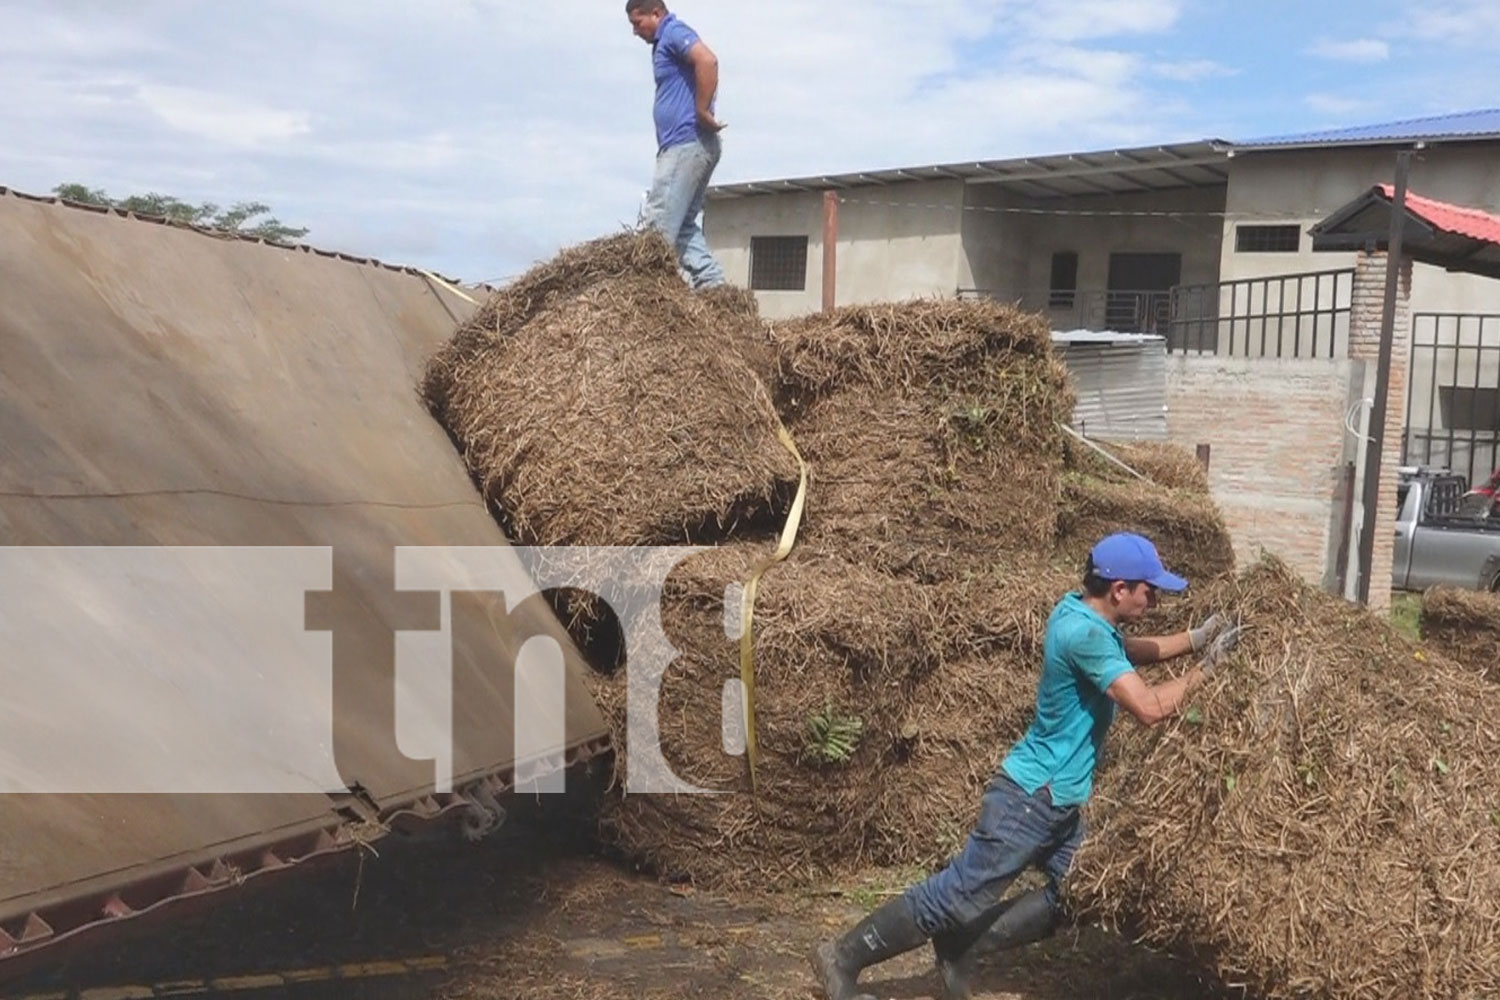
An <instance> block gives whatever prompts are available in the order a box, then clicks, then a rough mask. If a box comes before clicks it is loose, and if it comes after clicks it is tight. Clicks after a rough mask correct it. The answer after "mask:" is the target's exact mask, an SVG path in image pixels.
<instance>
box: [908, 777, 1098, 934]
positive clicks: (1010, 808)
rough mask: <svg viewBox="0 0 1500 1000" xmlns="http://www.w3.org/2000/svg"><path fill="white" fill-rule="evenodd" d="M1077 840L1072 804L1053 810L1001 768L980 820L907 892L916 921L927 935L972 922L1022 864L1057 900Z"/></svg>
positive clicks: (1078, 825) (1044, 796)
mask: <svg viewBox="0 0 1500 1000" xmlns="http://www.w3.org/2000/svg"><path fill="white" fill-rule="evenodd" d="M1082 841H1083V816H1082V813H1081V811H1080V809H1079V807H1077V806H1068V807H1065V808H1057V807H1055V806H1053V805H1052V797H1051V794H1050V793H1049V791H1048V789H1046V788H1042V789H1040V790H1038V791H1037V793H1036V794H1035V795H1027V794H1026V792H1025V791H1024V790H1022V788H1021V786H1020V785H1017V784H1016V783H1015V782H1014V781H1012V780H1011V779H1010V777H1009V776H1007V775H1006V774H1005V773H1004V772H1003V771H1002V772H1000V773H999V774H997V775H996V776H995V777H994V778H993V779H991V781H990V783H989V787H987V788H986V789H985V791H984V799H983V800H982V802H981V803H980V809H979V822H978V824H977V825H976V826H975V827H974V831H973V832H972V833H971V834H969V839H968V842H967V843H965V844H964V847H963V850H962V851H960V852H959V854H958V856H957V857H955V858H954V859H953V860H952V861H950V862H949V863H948V867H946V868H944V869H943V870H942V871H940V872H938V873H937V874H936V875H933V876H932V877H931V878H929V879H927V881H925V882H922V883H920V884H918V885H915V886H913V887H912V888H911V889H909V890H907V893H906V901H907V904H908V905H909V906H910V907H911V912H912V917H913V919H915V920H916V923H917V926H918V927H920V928H921V929H922V931H923V933H925V934H927V935H928V936H929V937H934V936H936V935H938V934H942V933H944V932H948V931H954V930H958V929H960V928H962V927H965V926H968V925H971V924H973V923H974V922H975V921H977V920H979V919H980V918H981V917H983V916H984V915H985V914H986V913H990V912H992V911H993V909H994V907H995V906H997V905H998V904H999V903H1000V902H1001V900H1002V899H1003V898H1004V897H1005V890H1006V889H1008V888H1009V887H1010V884H1011V882H1013V881H1015V878H1016V876H1017V875H1020V874H1021V873H1022V872H1023V871H1025V870H1026V869H1028V868H1033V867H1034V868H1039V869H1041V870H1042V871H1043V872H1045V873H1046V875H1047V883H1048V885H1047V897H1048V899H1049V900H1050V901H1051V902H1052V905H1053V906H1056V905H1057V904H1058V900H1059V895H1060V887H1061V883H1062V880H1063V878H1064V877H1065V876H1066V875H1067V874H1068V867H1069V865H1071V864H1072V863H1073V854H1074V852H1075V851H1076V850H1077V849H1078V845H1079V844H1080V843H1081V842H1082Z"/></svg>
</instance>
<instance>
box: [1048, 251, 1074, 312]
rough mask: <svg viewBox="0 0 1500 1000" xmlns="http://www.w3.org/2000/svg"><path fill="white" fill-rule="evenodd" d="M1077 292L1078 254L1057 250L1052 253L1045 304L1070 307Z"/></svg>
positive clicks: (1060, 307)
mask: <svg viewBox="0 0 1500 1000" xmlns="http://www.w3.org/2000/svg"><path fill="white" fill-rule="evenodd" d="M1077 293H1078V254H1076V253H1074V252H1073V251H1072V250H1059V251H1058V252H1057V253H1055V254H1053V255H1052V280H1051V281H1050V282H1049V283H1048V285H1047V305H1049V306H1051V307H1052V308H1054V309H1071V308H1072V307H1073V301H1074V299H1075V298H1076V297H1077Z"/></svg>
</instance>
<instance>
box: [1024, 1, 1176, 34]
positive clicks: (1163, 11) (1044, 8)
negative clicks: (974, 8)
mask: <svg viewBox="0 0 1500 1000" xmlns="http://www.w3.org/2000/svg"><path fill="white" fill-rule="evenodd" d="M1023 10H1024V13H1022V15H1021V16H1020V18H1019V21H1020V23H1021V24H1022V25H1023V26H1024V27H1025V28H1026V29H1027V31H1028V32H1029V33H1031V34H1034V35H1036V36H1038V37H1041V38H1055V39H1061V40H1064V41H1081V40H1084V39H1092V38H1114V37H1118V36H1122V35H1149V34H1155V33H1156V32H1160V31H1165V30H1166V29H1168V28H1170V27H1172V26H1173V25H1174V24H1175V23H1177V19H1178V17H1180V16H1181V14H1182V2H1181V0H1071V2H1070V0H1038V2H1033V3H1028V4H1026V5H1025V7H1024V8H1023Z"/></svg>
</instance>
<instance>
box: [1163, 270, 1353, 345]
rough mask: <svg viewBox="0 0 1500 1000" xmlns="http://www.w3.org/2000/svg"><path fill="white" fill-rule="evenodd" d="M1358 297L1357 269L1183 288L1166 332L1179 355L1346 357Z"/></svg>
mask: <svg viewBox="0 0 1500 1000" xmlns="http://www.w3.org/2000/svg"><path fill="white" fill-rule="evenodd" d="M1353 299H1354V269H1353V268H1341V269H1338V270H1332V271H1308V272H1304V273H1301V274H1277V275H1271V276H1268V277H1263V278H1238V279H1234V280H1231V281H1217V282H1213V283H1211V284H1206V285H1178V286H1177V287H1175V288H1173V289H1172V292H1171V301H1170V304H1169V312H1168V322H1167V326H1166V329H1165V330H1164V331H1162V332H1164V333H1166V335H1167V350H1169V351H1172V352H1173V353H1178V354H1218V355H1227V356H1230V357H1242V358H1245V357H1248V358H1337V357H1343V355H1344V353H1345V352H1346V351H1347V350H1348V344H1349V316H1350V313H1351V311H1352V310H1351V306H1352V304H1353Z"/></svg>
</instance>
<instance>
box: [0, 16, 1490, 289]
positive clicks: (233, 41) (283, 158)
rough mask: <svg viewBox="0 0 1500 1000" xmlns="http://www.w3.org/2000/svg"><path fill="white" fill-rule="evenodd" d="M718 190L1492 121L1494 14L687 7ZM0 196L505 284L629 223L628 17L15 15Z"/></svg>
mask: <svg viewBox="0 0 1500 1000" xmlns="http://www.w3.org/2000/svg"><path fill="white" fill-rule="evenodd" d="M672 6H673V9H674V10H675V11H676V13H677V14H678V16H679V17H681V18H682V19H683V20H685V21H686V22H687V23H689V24H690V25H692V26H693V27H694V28H695V29H696V30H697V31H698V32H699V33H700V34H701V35H702V37H703V39H704V41H705V42H707V43H708V44H709V46H710V47H711V48H713V49H714V51H715V52H716V53H717V54H718V56H719V60H720V67H721V76H722V79H721V84H720V96H719V102H718V112H719V118H720V119H721V120H723V121H725V122H726V123H727V124H728V128H727V130H726V131H725V132H724V159H723V161H722V162H721V164H720V166H719V169H718V172H717V174H716V175H715V178H714V180H715V182H716V183H731V182H735V181H748V180H760V179H767V178H776V177H787V176H803V175H810V174H823V173H844V172H851V171H859V170H870V169H879V168H883V167H900V166H910V165H918V164H929V163H942V162H957V161H963V160H987V159H1001V158H1005V157H1009V156H1019V155H1040V154H1045V153H1058V152H1079V151H1084V150H1091V149H1109V148H1114V147H1118V146H1130V145H1148V144H1155V143H1162V142H1177V141H1190V140H1197V139H1204V138H1224V139H1230V140H1235V139H1241V140H1243V139H1251V138H1256V137H1259V136H1267V135H1279V134H1285V133H1293V132H1302V131H1310V130H1314V129H1319V128H1328V127H1336V126H1341V125H1358V124H1370V123H1375V122H1384V121H1392V120H1398V119H1403V118H1410V117H1418V116H1423V115H1430V114H1443V113H1447V112H1453V111H1463V110H1472V109H1475V108H1483V107H1493V106H1495V105H1497V104H1500V59H1497V58H1496V55H1497V49H1500V42H1497V41H1496V39H1500V0H1359V2H1353V0H1319V2H1310V0H1256V2H1250V0H795V2H794V0H754V2H747V0H681V2H680V3H674V4H673V5H672ZM0 18H3V23H4V24H5V31H4V32H3V33H0V93H3V94H4V95H5V100H4V101H3V102H0V137H3V141H0V186H5V187H11V188H14V189H17V190H21V191H25V192H29V193H46V192H50V191H51V190H52V188H54V187H55V186H57V185H58V184H62V183H69V182H76V183H82V184H86V185H88V186H89V187H94V188H103V189H104V190H106V191H107V192H108V193H109V194H111V195H114V196H116V197H123V196H126V195H129V194H137V193H144V192H147V191H155V192H160V193H164V194H170V195H174V196H176V197H179V198H183V199H185V200H188V201H193V202H201V201H212V202H216V203H219V204H228V203H232V202H235V201H248V200H256V201H262V202H266V203H268V204H270V205H271V206H272V208H273V209H274V210H275V212H276V214H277V215H278V216H279V217H280V218H281V220H282V221H283V222H286V223H288V224H291V225H297V226H305V227H307V228H308V229H310V232H309V234H308V236H307V237H306V241H307V242H309V243H311V244H313V245H314V246H318V247H321V248H325V249H334V250H342V251H346V252H350V253H355V254H359V255H362V256H374V257H378V258H380V259H381V260H384V261H387V262H389V263H394V264H411V265H415V266H419V267H424V268H430V269H433V270H436V271H438V272H440V273H442V274H445V275H449V276H451V277H455V278H458V279H460V280H463V281H503V280H505V279H507V278H510V277H513V276H515V275H517V274H519V273H521V272H522V271H524V270H525V269H526V268H527V267H528V266H530V265H531V264H533V263H535V262H537V261H539V260H544V259H546V258H547V257H550V256H551V255H552V254H553V253H555V252H556V251H557V250H558V249H560V248H561V247H563V246H565V245H569V244H572V243H576V242H579V241H581V240H585V239H590V238H593V237H595V236H599V235H603V234H606V233H609V232H614V231H618V230H619V229H620V228H621V227H624V226H629V225H631V224H633V223H634V222H635V221H636V219H637V215H638V212H639V209H640V205H641V201H642V197H643V195H644V192H645V188H646V187H647V185H648V184H649V183H650V174H651V166H652V160H653V157H654V156H655V152H656V149H655V138H654V133H653V130H652V123H651V100H652V80H651V65H650V50H649V49H648V47H647V46H646V45H645V44H644V43H643V42H641V41H640V40H639V39H637V38H635V37H634V36H633V35H632V34H631V33H630V27H629V24H628V22H627V21H626V19H625V14H624V2H623V0H554V2H550V3H549V2H546V0H543V2H538V3H524V2H518V0H421V2H418V0H0Z"/></svg>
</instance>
